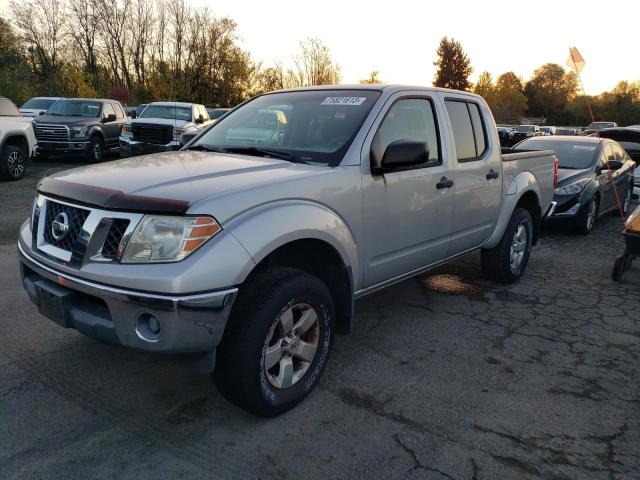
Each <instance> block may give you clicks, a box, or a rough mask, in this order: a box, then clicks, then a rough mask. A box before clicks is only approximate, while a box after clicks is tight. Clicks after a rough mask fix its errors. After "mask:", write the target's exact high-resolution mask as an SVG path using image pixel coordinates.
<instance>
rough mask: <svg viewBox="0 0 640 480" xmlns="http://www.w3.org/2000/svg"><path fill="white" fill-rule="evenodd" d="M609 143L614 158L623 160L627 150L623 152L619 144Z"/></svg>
mask: <svg viewBox="0 0 640 480" xmlns="http://www.w3.org/2000/svg"><path fill="white" fill-rule="evenodd" d="M611 145H612V147H613V153H614V154H615V156H616V160H619V161H621V162H624V161H625V159H626V157H627V152H625V151H624V149H623V148H622V147H621V146H620V145H617V144H615V143H612V144H611Z"/></svg>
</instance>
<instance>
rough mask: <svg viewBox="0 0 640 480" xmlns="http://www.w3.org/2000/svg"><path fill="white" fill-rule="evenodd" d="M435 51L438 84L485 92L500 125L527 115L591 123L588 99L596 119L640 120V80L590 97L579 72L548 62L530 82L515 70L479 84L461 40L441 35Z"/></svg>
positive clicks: (563, 122) (485, 77)
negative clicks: (583, 91)
mask: <svg viewBox="0 0 640 480" xmlns="http://www.w3.org/2000/svg"><path fill="white" fill-rule="evenodd" d="M436 55H437V59H436V61H435V62H434V65H435V66H436V74H435V78H434V82H433V83H434V85H435V86H438V87H445V88H455V89H458V90H468V91H472V92H474V93H477V94H479V95H482V96H483V97H484V98H485V99H486V100H487V103H488V104H489V106H490V107H491V110H492V111H493V114H494V116H495V118H496V121H497V122H498V123H519V121H520V120H521V119H522V118H523V117H525V116H526V117H537V118H544V119H545V121H546V123H547V124H548V125H586V124H588V123H590V122H591V116H590V114H589V111H588V107H587V102H588V103H589V104H590V105H591V107H592V110H593V114H594V116H595V118H596V120H608V121H614V122H617V123H618V124H619V125H632V124H640V81H636V82H628V81H620V82H619V83H618V84H617V85H616V86H615V88H614V89H613V90H612V91H610V92H605V93H603V94H601V95H591V96H585V95H584V94H583V93H580V89H579V84H578V83H579V82H578V77H577V75H576V74H575V73H574V72H572V71H567V70H565V69H564V68H563V67H562V66H560V65H557V64H555V63H547V64H545V65H542V66H541V67H539V68H538V69H536V70H535V71H534V72H533V75H532V76H531V78H530V79H529V80H528V81H526V82H525V81H523V79H522V78H520V77H518V76H517V75H516V74H515V73H514V72H505V73H503V74H501V75H500V76H498V77H497V78H496V79H494V78H493V76H492V75H491V73H489V72H487V71H485V72H482V73H481V74H480V75H479V77H478V81H477V82H476V83H475V85H474V84H472V83H471V81H470V80H469V77H470V75H471V73H472V72H473V69H472V67H471V60H470V59H469V56H468V55H467V54H466V53H465V51H464V49H463V48H462V45H461V44H460V42H458V41H456V40H455V39H449V38H447V37H444V38H442V40H441V41H440V45H439V46H438V50H437V51H436Z"/></svg>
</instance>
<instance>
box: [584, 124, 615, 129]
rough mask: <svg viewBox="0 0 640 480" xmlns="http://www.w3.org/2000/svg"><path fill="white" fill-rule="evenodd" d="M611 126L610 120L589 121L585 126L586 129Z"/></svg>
mask: <svg viewBox="0 0 640 480" xmlns="http://www.w3.org/2000/svg"><path fill="white" fill-rule="evenodd" d="M613 126H614V125H613V123H611V122H591V123H590V124H589V126H588V127H587V130H596V129H598V130H601V129H603V128H611V127H613Z"/></svg>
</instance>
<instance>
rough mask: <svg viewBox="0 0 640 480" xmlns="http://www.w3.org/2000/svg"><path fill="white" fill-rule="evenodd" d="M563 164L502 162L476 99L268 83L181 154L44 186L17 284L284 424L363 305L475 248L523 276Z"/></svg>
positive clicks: (492, 270) (52, 309)
mask: <svg viewBox="0 0 640 480" xmlns="http://www.w3.org/2000/svg"><path fill="white" fill-rule="evenodd" d="M150 108H151V106H150V107H148V109H150ZM268 111H272V112H275V115H274V116H272V117H271V118H272V119H273V118H274V117H275V118H276V119H277V120H278V122H277V123H273V122H272V121H271V120H270V121H268V122H267V120H268V119H267V118H266V115H265V112H268ZM281 115H284V116H285V117H286V123H285V125H286V127H285V131H284V132H282V131H281V130H280V128H281V124H282V122H281V121H280V120H279V119H278V117H281ZM141 120H144V118H143V119H141ZM269 125H270V127H269ZM256 126H258V128H256ZM267 128H271V135H267V134H266V129H267ZM238 132H241V135H239V136H238V135H237V133H238ZM251 132H254V133H253V135H254V136H253V138H250V134H251ZM238 137H240V138H241V139H242V140H240V141H239V140H237V138H238ZM554 171H555V155H554V154H553V152H551V151H547V152H525V153H513V154H509V155H504V156H503V155H502V154H501V148H500V144H499V141H498V134H497V130H496V126H495V124H494V123H493V117H492V115H491V111H490V109H489V106H488V105H487V104H486V102H485V101H484V100H483V99H482V98H481V97H479V96H477V95H474V94H470V93H467V92H459V91H454V90H445V89H435V88H419V87H402V86H371V85H367V86H362V87H347V86H344V87H316V88H308V89H302V90H289V91H281V92H274V93H269V94H264V95H260V96H258V97H255V98H253V99H252V100H250V101H248V102H246V103H244V104H243V105H242V106H239V107H237V108H236V109H234V111H233V112H231V113H229V114H228V115H226V116H225V117H224V118H223V119H222V120H220V121H219V122H216V123H215V124H213V125H211V126H210V127H209V128H208V129H207V130H206V131H204V132H202V133H201V134H200V135H198V136H197V137H196V138H194V139H192V140H191V142H190V143H189V144H187V145H186V146H185V147H184V149H182V150H181V151H180V152H165V153H158V154H155V155H146V156H143V157H138V158H133V159H125V160H120V161H116V162H113V163H110V164H109V165H107V166H105V165H101V166H90V167H84V168H81V169H76V170H67V171H64V172H60V173H57V174H54V175H52V176H49V177H46V178H44V179H43V180H42V181H41V183H40V184H39V187H38V192H37V196H36V199H35V202H34V209H33V214H32V217H31V220H30V221H27V222H25V223H24V225H23V226H22V229H21V231H20V237H19V244H18V249H19V252H20V254H19V255H20V259H21V265H22V276H23V283H24V286H25V289H26V290H27V293H28V294H29V297H30V299H31V300H32V301H33V302H34V303H35V304H37V305H39V311H40V312H41V313H42V314H44V315H45V316H47V317H48V318H50V319H51V320H53V321H55V322H57V323H59V324H60V325H62V326H64V327H69V328H75V329H77V330H79V331H81V332H83V333H85V334H87V335H91V336H95V337H98V338H101V339H103V340H106V341H109V342H111V343H115V344H120V345H124V346H127V347H130V348H135V349H138V350H142V351H148V352H156V353H189V354H190V355H191V358H192V361H194V362H195V363H196V364H197V365H198V366H199V367H200V368H202V369H206V370H208V371H210V370H211V369H213V367H214V364H215V372H214V379H215V382H216V383H217V385H218V386H219V387H220V391H221V392H222V394H223V395H224V396H225V397H226V398H228V399H229V400H230V401H232V402H233V403H235V404H237V405H239V406H241V407H243V408H245V409H247V410H248V411H251V412H253V413H255V414H258V415H264V416H273V415H277V414H280V413H282V412H284V411H286V410H288V409H290V408H292V407H293V406H294V405H296V404H297V403H298V402H300V401H301V400H302V399H303V398H304V397H306V396H307V395H308V394H309V392H310V391H311V390H312V389H313V387H314V386H315V385H316V384H317V382H318V379H319V378H320V375H321V374H322V372H323V370H324V368H325V366H326V364H327V361H328V358H329V354H330V351H331V347H332V343H333V337H334V333H336V332H340V333H346V332H348V331H349V330H350V327H351V322H352V318H353V313H354V301H355V299H356V298H360V297H363V296H365V295H367V294H372V293H374V292H376V291H377V290H379V289H381V288H384V287H386V286H388V285H391V284H394V283H397V282H400V281H402V280H403V279H406V278H409V277H412V276H414V275H416V274H419V273H421V272H424V271H426V270H428V269H431V268H434V267H436V266H439V265H441V264H443V263H444V262H447V261H449V260H451V259H454V258H456V257H458V256H459V255H462V254H465V253H466V252H469V251H471V250H474V249H482V254H481V258H482V261H481V263H482V269H483V271H484V273H485V275H486V276H487V277H488V278H490V279H493V280H497V281H499V282H503V283H511V282H514V281H517V280H518V279H519V278H520V277H521V276H522V274H523V273H524V271H525V268H526V266H527V262H528V260H529V255H530V252H531V247H532V246H533V245H534V244H535V243H536V239H537V236H538V229H539V224H540V220H541V218H542V217H543V216H544V214H545V212H546V211H547V209H548V207H549V205H550V202H551V200H552V197H553V185H554ZM454 205H455V208H454ZM63 214H64V215H63ZM67 226H68V228H67ZM81 231H82V234H81ZM196 354H199V355H196Z"/></svg>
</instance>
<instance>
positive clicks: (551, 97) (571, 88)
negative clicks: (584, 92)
mask: <svg viewBox="0 0 640 480" xmlns="http://www.w3.org/2000/svg"><path fill="white" fill-rule="evenodd" d="M577 90H578V79H577V77H576V74H575V73H573V72H566V71H565V69H564V68H562V67H561V66H560V65H557V64H555V63H547V64H545V65H543V66H541V67H540V68H538V69H537V70H536V71H534V72H533V76H532V77H531V79H530V80H529V81H528V82H527V84H526V85H525V89H524V93H525V95H526V97H527V102H528V105H529V114H530V115H533V116H548V115H549V114H552V113H555V112H560V111H561V110H563V109H564V108H565V107H566V106H567V104H568V103H569V102H570V101H571V100H573V99H574V98H575V96H576V94H577Z"/></svg>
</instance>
